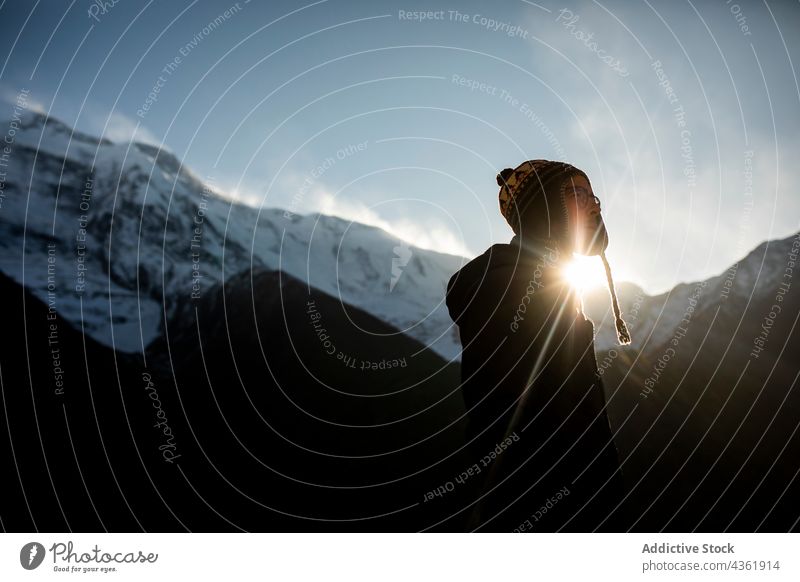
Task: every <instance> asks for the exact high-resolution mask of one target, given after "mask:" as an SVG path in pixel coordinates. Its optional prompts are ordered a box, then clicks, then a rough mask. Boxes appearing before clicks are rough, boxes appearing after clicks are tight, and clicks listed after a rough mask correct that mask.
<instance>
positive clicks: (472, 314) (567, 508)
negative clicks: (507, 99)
mask: <svg viewBox="0 0 800 582" xmlns="http://www.w3.org/2000/svg"><path fill="white" fill-rule="evenodd" d="M497 183H498V185H499V186H500V194H499V199H500V211H501V213H502V214H503V216H504V217H505V219H506V221H507V222H508V223H509V225H510V226H511V228H512V230H513V231H514V237H513V238H512V240H511V242H510V243H509V244H495V245H492V246H491V247H490V248H489V249H487V250H486V252H484V253H483V254H482V255H481V256H479V257H477V258H475V259H474V260H472V261H470V262H469V263H468V264H466V265H465V266H464V267H463V268H462V269H461V270H459V271H458V272H457V273H455V274H454V275H453V277H452V278H451V279H450V281H449V283H448V286H447V306H448V309H449V312H450V316H451V317H452V319H453V321H454V322H455V323H456V324H457V325H458V329H459V335H460V339H461V344H462V359H461V380H462V381H461V389H462V394H463V397H464V402H465V405H466V408H467V414H468V428H467V436H468V440H469V450H470V454H471V460H472V461H474V465H473V466H472V467H471V468H470V469H471V470H472V471H473V474H476V475H478V477H479V478H478V479H472V482H473V483H478V487H477V488H476V489H475V490H474V493H475V495H474V499H475V503H473V504H472V505H471V506H470V507H468V508H466V510H465V511H466V512H468V513H467V515H468V516H469V518H468V523H467V527H468V528H469V529H470V530H478V531H595V530H597V531H617V530H619V528H620V525H619V524H620V519H621V517H620V516H621V511H620V510H617V509H616V508H617V506H618V504H619V503H620V501H621V500H622V492H623V487H622V476H621V470H620V466H619V458H618V453H617V450H616V447H615V445H614V441H613V439H612V432H611V429H610V425H609V421H608V416H607V413H606V398H605V395H604V392H603V384H602V381H601V377H600V375H599V374H598V372H597V361H596V359H595V354H594V326H593V325H592V322H591V321H589V320H588V319H586V317H585V316H584V314H583V311H582V307H581V302H580V297H579V296H578V294H577V292H576V290H575V289H573V288H572V287H571V286H570V285H569V283H568V282H567V281H566V279H565V278H564V276H563V274H562V268H563V266H564V264H565V263H566V262H567V261H569V260H571V259H572V253H578V254H582V255H599V256H600V257H601V259H602V261H603V264H604V266H605V269H606V276H607V280H608V285H609V291H610V293H611V298H612V305H613V309H614V317H615V320H616V326H617V335H618V340H619V342H620V344H627V343H630V336H629V334H628V330H627V328H626V326H625V322H624V321H623V319H622V317H621V314H620V310H619V305H618V302H617V298H616V294H615V291H614V284H613V280H612V276H611V269H610V268H609V266H608V261H607V260H606V258H605V253H604V251H605V249H606V247H607V246H608V235H607V233H606V229H605V225H604V223H603V220H602V217H601V214H600V202H599V200H598V199H597V197H596V196H595V195H594V193H593V191H592V186H591V183H590V182H589V178H588V177H587V175H586V174H585V173H584V172H582V171H581V170H579V169H577V168H575V167H574V166H572V165H570V164H567V163H562V162H555V161H549V160H529V161H526V162H524V163H522V164H521V165H520V166H518V167H517V168H516V169H511V168H506V169H505V170H503V171H502V172H501V173H500V174H498V176H497Z"/></svg>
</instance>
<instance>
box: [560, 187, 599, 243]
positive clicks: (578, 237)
mask: <svg viewBox="0 0 800 582" xmlns="http://www.w3.org/2000/svg"><path fill="white" fill-rule="evenodd" d="M564 202H565V204H566V207H567V220H568V230H569V234H568V236H569V245H570V246H571V250H572V251H573V252H575V253H578V254H581V255H599V254H600V253H601V252H602V251H604V250H605V248H606V247H607V246H608V234H607V233H606V227H605V224H603V217H602V215H601V214H600V201H599V200H598V199H597V197H596V196H595V195H594V192H593V191H592V185H591V184H590V183H589V181H588V180H587V179H586V178H584V177H583V176H580V175H577V176H571V177H570V178H568V183H567V186H566V189H565V190H564Z"/></svg>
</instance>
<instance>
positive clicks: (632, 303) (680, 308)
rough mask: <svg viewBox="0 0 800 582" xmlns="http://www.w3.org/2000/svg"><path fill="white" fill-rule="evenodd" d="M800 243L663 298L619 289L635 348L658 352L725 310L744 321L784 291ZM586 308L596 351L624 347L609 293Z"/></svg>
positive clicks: (787, 242)
mask: <svg viewBox="0 0 800 582" xmlns="http://www.w3.org/2000/svg"><path fill="white" fill-rule="evenodd" d="M798 237H800V233H797V234H795V235H793V236H790V237H788V238H785V239H782V240H773V241H768V242H764V243H761V244H760V245H759V246H758V247H756V248H755V249H753V250H752V251H750V252H749V253H748V254H747V256H745V257H744V258H742V259H741V260H740V261H738V262H737V263H735V264H733V265H731V267H730V268H728V269H727V270H726V271H725V272H723V273H720V274H719V275H716V276H714V277H711V278H709V279H706V280H705V281H697V282H693V283H681V284H680V285H677V286H675V287H673V288H672V289H671V290H670V291H668V292H667V293H662V294H660V295H654V296H649V295H647V294H645V293H644V292H643V291H642V290H641V289H640V288H638V287H637V286H635V285H632V284H630V283H622V284H620V285H618V286H617V292H618V296H619V300H620V307H621V309H622V312H623V317H624V318H625V320H626V322H627V324H628V327H629V328H630V330H631V336H632V343H631V346H632V347H633V348H634V349H637V350H642V349H649V348H658V347H660V346H663V344H664V343H665V342H667V341H668V340H670V338H672V337H673V336H674V334H675V333H676V331H677V330H678V328H679V327H684V328H685V327H686V326H687V325H691V322H692V320H696V319H697V317H698V315H700V314H702V313H705V312H709V313H713V312H714V311H715V310H716V309H718V308H720V309H723V310H726V311H727V312H728V313H729V314H731V315H735V314H736V313H739V314H740V315H741V313H742V312H744V311H745V310H747V308H748V305H750V304H751V303H753V302H756V301H758V300H760V299H762V298H765V297H775V295H776V294H777V293H778V291H779V285H780V284H781V283H782V282H785V281H786V279H785V277H784V274H785V269H786V267H787V265H788V264H789V262H790V261H796V260H797V251H798V245H800V238H798ZM792 253H794V258H792V256H791V255H792ZM789 280H790V279H789ZM584 307H585V310H586V313H587V316H588V317H590V318H591V319H592V320H593V321H594V322H595V329H596V339H595V347H596V349H597V350H608V349H612V348H615V347H619V346H618V344H617V337H616V331H615V329H614V319H613V317H612V315H611V305H610V300H609V296H608V293H607V291H606V290H605V289H597V290H595V291H593V292H592V293H591V294H589V295H587V296H586V297H585V298H584Z"/></svg>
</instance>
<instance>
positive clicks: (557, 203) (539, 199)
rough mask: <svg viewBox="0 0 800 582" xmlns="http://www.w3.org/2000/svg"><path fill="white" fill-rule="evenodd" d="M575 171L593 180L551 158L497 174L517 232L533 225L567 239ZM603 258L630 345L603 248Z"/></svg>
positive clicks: (624, 340)
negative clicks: (568, 197) (569, 189)
mask: <svg viewBox="0 0 800 582" xmlns="http://www.w3.org/2000/svg"><path fill="white" fill-rule="evenodd" d="M575 175H579V176H583V177H584V178H586V181H587V182H588V181H589V177H588V176H587V175H586V173H585V172H583V171H582V170H579V169H578V168H576V167H575V166H573V165H571V164H567V163H566V162H556V161H550V160H528V161H526V162H522V163H521V164H520V165H519V166H517V167H516V168H515V169H511V168H506V169H504V170H503V171H502V172H500V173H499V174H497V184H498V186H500V193H499V196H498V198H499V201H500V213H501V214H502V215H503V217H504V218H505V219H506V222H508V224H509V226H511V229H512V230H513V231H514V233H515V234H520V231H521V230H522V226H523V224H524V225H525V229H526V230H528V229H533V231H534V232H537V231H540V234H541V231H543V232H546V233H547V234H548V235H549V236H548V238H555V239H557V240H561V241H563V240H566V239H567V237H568V236H569V232H568V231H569V222H568V213H567V205H566V201H565V198H564V192H565V190H566V188H567V186H568V185H569V184H570V180H569V178H570V177H572V176H575ZM600 258H601V260H602V261H603V267H604V268H605V272H606V280H607V282H608V290H609V293H610V294H611V305H612V307H613V310H614V319H615V324H616V328H617V340H618V341H619V343H620V345H627V344H630V343H631V336H630V333H629V332H628V327H627V325H626V324H625V321H624V320H623V319H622V314H621V312H620V309H619V302H618V301H617V293H616V290H615V289H614V280H613V278H612V276H611V267H610V265H609V264H608V259H607V258H606V255H605V251H601V252H600Z"/></svg>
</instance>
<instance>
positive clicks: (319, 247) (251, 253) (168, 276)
mask: <svg viewBox="0 0 800 582" xmlns="http://www.w3.org/2000/svg"><path fill="white" fill-rule="evenodd" d="M15 125H16V126H17V127H18V129H17V132H16V134H15V139H14V143H13V144H11V145H10V146H9V147H10V151H9V153H8V156H7V168H4V169H6V170H7V173H6V175H5V181H4V186H5V190H4V192H5V198H4V199H3V200H2V206H0V232H2V239H1V242H0V252H1V254H2V256H0V270H2V271H3V272H5V273H6V274H8V275H9V276H11V277H12V278H14V279H15V280H17V281H18V282H20V283H22V284H23V285H25V286H27V287H28V288H29V289H30V290H31V291H32V292H33V293H34V294H35V295H37V296H38V297H39V298H41V299H42V300H43V301H45V302H46V303H47V302H49V304H50V305H51V306H52V308H53V309H54V311H55V313H56V314H57V316H58V317H63V318H64V319H66V320H68V321H70V322H71V323H73V324H74V325H75V326H76V327H78V328H81V327H82V328H83V329H84V330H85V332H86V333H88V334H89V335H91V336H92V337H94V338H95V339H96V340H98V341H100V342H101V343H104V344H106V345H113V346H114V347H116V349H118V350H121V351H126V352H130V351H137V350H140V349H142V348H143V347H145V346H147V345H148V344H149V343H150V342H151V341H153V340H154V339H155V338H156V337H158V335H159V334H160V333H161V332H162V330H163V326H164V319H165V317H166V319H167V320H171V321H172V320H174V318H175V316H176V315H178V311H179V310H180V309H181V308H186V305H191V301H192V300H193V299H197V298H199V297H200V295H201V294H203V293H205V292H207V291H208V290H210V289H211V288H212V287H213V286H215V285H218V284H220V283H221V282H222V281H223V280H227V279H228V278H230V277H232V276H233V275H235V274H237V273H239V272H241V271H244V270H248V269H251V268H253V267H263V268H267V269H281V270H283V271H284V272H287V273H289V274H291V275H293V276H295V277H297V278H299V279H300V280H302V281H306V282H307V283H308V284H309V285H311V286H313V287H316V288H318V289H320V290H323V291H325V292H327V293H329V294H332V295H333V296H335V297H340V298H341V300H342V301H343V302H345V303H347V304H352V305H357V306H359V307H360V308H362V309H364V310H365V311H368V312H369V313H371V314H373V315H375V316H377V317H379V318H381V319H383V320H384V321H386V322H388V323H390V324H392V325H393V326H395V327H397V328H398V329H399V330H400V331H401V332H404V333H407V334H408V335H410V336H412V337H414V338H416V339H418V340H420V341H422V342H423V343H425V344H427V345H429V346H431V347H432V348H433V349H434V350H435V351H437V352H438V353H439V354H440V355H442V356H444V357H446V358H448V359H450V358H457V357H458V354H459V352H460V344H459V341H458V333H457V329H456V328H455V327H454V326H453V325H452V322H451V321H450V318H449V316H448V314H447V309H446V307H445V305H444V291H445V288H446V285H447V281H448V279H449V278H450V276H451V275H452V273H453V272H455V271H456V270H458V269H459V268H460V267H461V266H462V265H463V263H464V262H465V261H466V259H464V258H463V257H456V256H452V255H446V254H441V253H436V252H433V251H428V250H423V249H418V248H416V247H413V246H411V245H408V244H407V243H405V242H403V241H400V240H398V239H396V238H394V237H392V236H391V235H389V234H388V233H386V232H385V231H383V230H381V229H378V228H375V227H371V226H366V225H363V224H359V223H352V222H349V221H345V220H342V219H339V218H335V217H330V216H323V215H307V216H302V215H292V214H288V213H287V214H285V213H284V211H283V210H279V209H262V210H260V211H259V210H258V209H255V208H252V207H249V206H244V205H240V204H236V203H231V202H230V201H229V200H227V199H225V198H223V197H220V196H219V195H217V194H216V193H215V192H214V191H213V188H210V187H209V186H207V185H205V184H203V182H202V181H201V180H199V179H198V178H197V177H196V176H194V175H193V174H192V173H191V172H190V171H188V170H187V169H186V168H185V167H183V166H182V165H181V164H180V162H179V161H178V160H177V158H175V156H174V155H173V154H171V153H170V152H168V151H166V150H164V149H160V148H157V147H155V146H151V145H146V144H141V143H126V144H114V143H111V142H109V141H108V140H98V139H96V138H93V137H91V136H88V135H85V134H81V133H79V132H74V131H73V130H72V129H71V128H69V127H68V126H66V125H65V124H63V123H62V122H60V121H58V120H56V119H53V118H48V117H46V116H44V115H41V114H38V113H35V112H31V111H28V112H25V113H24V114H23V115H22V117H21V119H19V120H16V121H15ZM109 322H111V323H112V325H109Z"/></svg>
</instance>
